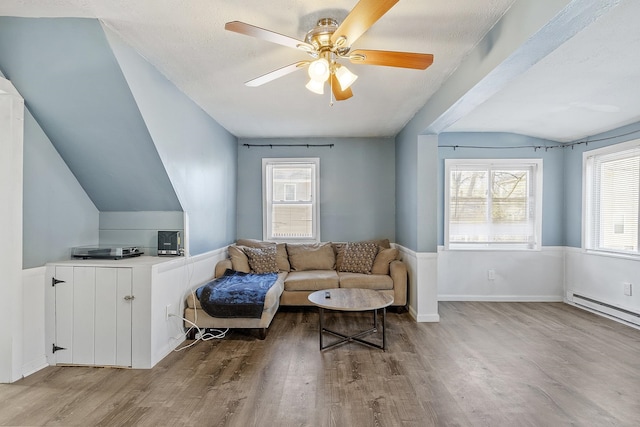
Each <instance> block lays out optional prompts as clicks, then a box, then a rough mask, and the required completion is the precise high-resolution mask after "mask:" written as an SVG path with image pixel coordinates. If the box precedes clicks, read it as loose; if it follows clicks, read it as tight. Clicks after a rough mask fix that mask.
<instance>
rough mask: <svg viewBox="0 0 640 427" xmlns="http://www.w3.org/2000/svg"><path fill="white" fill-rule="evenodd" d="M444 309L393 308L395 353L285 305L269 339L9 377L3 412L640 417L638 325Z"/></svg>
mask: <svg viewBox="0 0 640 427" xmlns="http://www.w3.org/2000/svg"><path fill="white" fill-rule="evenodd" d="M440 316H441V322H440V323H416V322H414V321H413V320H412V319H411V317H410V316H409V315H408V314H406V313H405V314H395V313H389V314H388V316H387V328H388V329H387V345H388V349H387V351H386V352H382V351H381V350H376V349H372V348H369V347H365V346H361V345H358V344H356V343H349V344H345V345H343V346H339V347H336V348H333V349H330V350H326V351H324V352H320V351H319V350H318V345H319V344H318V324H317V321H318V318H317V312H316V311H315V310H314V309H312V308H307V309H289V310H281V311H280V312H279V313H278V314H277V315H276V317H275V318H274V321H273V323H272V326H271V328H270V330H269V333H268V335H267V338H266V340H264V341H261V340H258V339H257V338H256V335H255V332H252V331H234V332H232V333H231V334H230V335H229V336H228V337H227V338H225V339H223V340H218V341H209V342H202V343H198V344H197V345H195V346H193V347H192V348H190V349H187V350H185V351H183V352H177V353H172V354H171V355H169V356H168V357H167V358H165V359H164V360H163V361H162V362H161V363H160V364H159V365H157V366H156V367H155V368H153V369H151V370H126V369H105V368H85V367H49V368H46V369H44V370H42V371H39V372H37V373H35V374H33V375H31V376H29V377H27V378H25V379H23V380H21V381H18V382H17V383H14V384H9V385H7V384H0V424H1V425H19V426H25V425H29V426H32V425H83V426H88V425H105V426H106V425H109V426H110V425H118V426H120V425H141V426H159V425H162V426H180V425H185V426H189V425H199V426H242V427H244V426H430V425H459V426H563V425H581V426H601V425H607V426H637V425H639V423H640V331H639V330H636V329H633V328H629V327H627V326H624V325H620V324H618V323H615V322H613V321H609V320H607V319H603V318H601V317H598V316H595V315H592V314H590V313H587V312H584V311H582V310H579V309H576V308H573V307H571V306H568V305H565V304H561V303H480V302H442V303H440ZM327 318H328V321H330V322H333V323H332V326H333V327H335V328H347V327H350V326H354V327H355V325H357V326H365V327H366V325H364V324H362V323H363V322H364V321H365V320H366V321H369V320H370V319H369V317H363V315H362V314H358V313H340V314H332V315H331V316H327Z"/></svg>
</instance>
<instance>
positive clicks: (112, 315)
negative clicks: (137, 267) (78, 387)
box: [94, 268, 133, 366]
mask: <svg viewBox="0 0 640 427" xmlns="http://www.w3.org/2000/svg"><path fill="white" fill-rule="evenodd" d="M132 301H133V300H132V299H131V269H130V268H96V293H95V307H96V312H95V338H94V340H95V362H94V363H95V364H96V365H113V366H131V303H132Z"/></svg>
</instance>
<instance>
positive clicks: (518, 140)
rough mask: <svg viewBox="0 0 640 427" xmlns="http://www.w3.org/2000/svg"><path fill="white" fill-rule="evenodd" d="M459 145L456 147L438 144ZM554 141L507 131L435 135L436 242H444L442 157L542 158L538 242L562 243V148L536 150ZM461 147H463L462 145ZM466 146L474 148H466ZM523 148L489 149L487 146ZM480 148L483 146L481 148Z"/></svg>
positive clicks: (554, 143) (549, 145)
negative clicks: (436, 142) (436, 179)
mask: <svg viewBox="0 0 640 427" xmlns="http://www.w3.org/2000/svg"><path fill="white" fill-rule="evenodd" d="M447 145H449V146H451V145H453V146H455V145H457V146H459V148H457V149H455V150H454V149H453V148H443V147H442V146H447ZM557 145H558V143H556V142H553V141H548V140H542V139H538V138H533V137H528V136H523V135H516V134H510V133H443V134H440V137H439V146H440V147H441V148H439V150H438V157H439V167H438V244H439V245H443V244H444V159H465V158H466V159H542V163H543V174H542V176H543V178H542V180H543V190H542V192H543V194H542V197H543V200H542V245H543V246H563V245H564V233H563V218H564V215H563V212H564V174H563V159H564V151H565V150H566V149H563V148H555V149H547V150H544V149H539V150H534V148H533V147H538V146H546V147H551V146H557ZM465 146H466V147H467V148H465ZM469 146H473V147H478V148H468V147H469ZM496 146H498V147H523V148H515V149H514V148H504V149H493V148H488V147H496ZM482 147H484V148H482Z"/></svg>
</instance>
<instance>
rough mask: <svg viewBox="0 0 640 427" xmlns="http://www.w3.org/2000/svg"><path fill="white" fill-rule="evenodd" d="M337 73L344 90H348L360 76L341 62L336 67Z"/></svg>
mask: <svg viewBox="0 0 640 427" xmlns="http://www.w3.org/2000/svg"><path fill="white" fill-rule="evenodd" d="M335 75H336V78H337V79H338V83H340V88H341V89H342V90H347V89H348V88H349V87H350V86H351V85H352V84H353V82H355V81H356V79H357V78H358V76H356V75H355V74H353V73H352V72H351V71H349V69H348V68H347V67H345V66H344V65H340V64H338V66H337V67H336V71H335Z"/></svg>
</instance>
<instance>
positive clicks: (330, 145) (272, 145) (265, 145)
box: [242, 144, 335, 148]
mask: <svg viewBox="0 0 640 427" xmlns="http://www.w3.org/2000/svg"><path fill="white" fill-rule="evenodd" d="M242 145H243V146H244V147H247V148H250V147H269V148H273V147H307V148H309V147H329V148H333V146H334V145H335V144H242Z"/></svg>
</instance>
